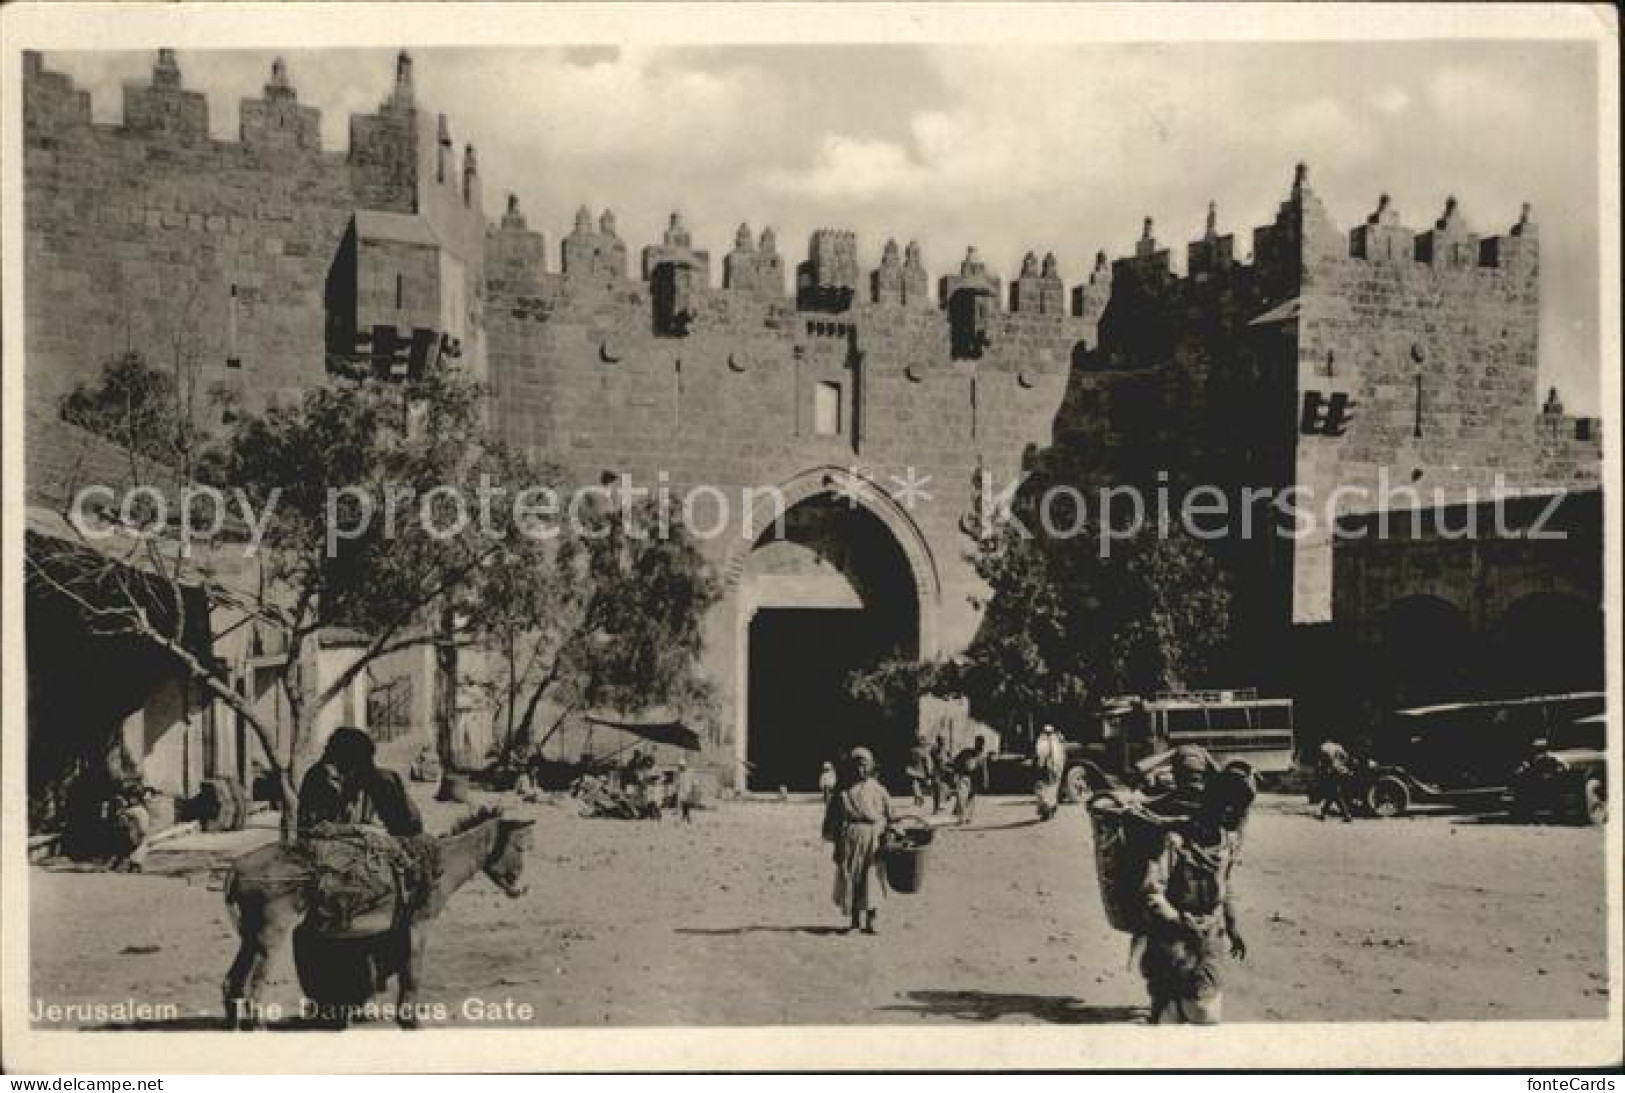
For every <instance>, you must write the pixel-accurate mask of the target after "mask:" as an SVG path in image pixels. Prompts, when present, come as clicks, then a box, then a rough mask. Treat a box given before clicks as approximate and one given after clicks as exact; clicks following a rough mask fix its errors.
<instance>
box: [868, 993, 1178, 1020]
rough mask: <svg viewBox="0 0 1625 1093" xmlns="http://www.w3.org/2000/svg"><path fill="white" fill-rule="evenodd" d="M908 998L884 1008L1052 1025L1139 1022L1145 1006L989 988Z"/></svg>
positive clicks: (938, 1015)
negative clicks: (1094, 1002)
mask: <svg viewBox="0 0 1625 1093" xmlns="http://www.w3.org/2000/svg"><path fill="white" fill-rule="evenodd" d="M908 999H909V1001H908V1002H906V1003H901V1004H898V1005H893V1006H882V1007H880V1008H881V1009H883V1010H890V1011H894V1012H895V1011H902V1012H905V1013H916V1014H919V1015H921V1016H928V1017H953V1018H957V1019H958V1020H961V1021H998V1020H1001V1019H1003V1018H1007V1017H1013V1018H1026V1019H1029V1020H1035V1021H1042V1022H1044V1023H1046V1024H1053V1025H1107V1024H1140V1023H1143V1022H1144V1021H1145V1015H1146V1010H1145V1007H1144V1006H1090V1005H1086V1004H1084V1003H1083V1002H1082V1001H1080V1000H1079V999H1076V998H1070V997H1066V996H1057V995H1044V994H995V993H990V992H988V991H909V992H908Z"/></svg>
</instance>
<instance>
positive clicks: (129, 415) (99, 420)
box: [61, 352, 193, 466]
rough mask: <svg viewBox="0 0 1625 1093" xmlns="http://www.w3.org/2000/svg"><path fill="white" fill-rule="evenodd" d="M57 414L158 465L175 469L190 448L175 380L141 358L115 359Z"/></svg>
mask: <svg viewBox="0 0 1625 1093" xmlns="http://www.w3.org/2000/svg"><path fill="white" fill-rule="evenodd" d="M61 411H62V418H63V420H64V421H68V422H71V423H73V424H74V425H77V426H79V427H80V428H82V429H86V430H88V431H89V432H92V433H95V434H96V435H97V436H101V437H105V438H106V439H108V440H111V441H112V442H113V443H115V444H117V445H119V446H120V447H123V448H127V449H129V450H131V451H133V452H136V453H138V454H140V455H142V456H144V457H146V458H147V459H152V460H156V461H157V462H159V463H165V464H169V465H172V466H179V465H180V464H181V463H183V462H185V460H186V456H187V455H188V453H189V452H190V450H191V447H192V443H191V442H192V433H193V428H192V425H191V423H190V422H189V421H188V420H187V419H186V416H185V415H184V413H183V412H182V400H181V393H180V391H179V389H178V388H177V386H176V384H175V378H174V376H173V375H172V374H170V373H168V372H163V371H159V370H158V369H155V368H153V367H152V366H151V365H149V364H148V363H147V361H146V359H145V358H144V357H142V356H141V354H140V353H136V352H129V353H122V354H120V355H118V356H117V357H114V358H113V359H112V360H110V361H108V362H107V363H106V364H105V365H104V366H103V367H102V374H101V376H100V377H99V378H98V380H97V381H96V382H89V381H85V380H81V381H79V382H78V383H77V384H75V385H74V388H73V390H72V391H70V392H68V394H67V396H66V397H65V398H63V400H62V408H61Z"/></svg>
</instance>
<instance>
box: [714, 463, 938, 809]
mask: <svg viewBox="0 0 1625 1093" xmlns="http://www.w3.org/2000/svg"><path fill="white" fill-rule="evenodd" d="M742 580H743V582H744V588H745V593H746V595H747V596H748V597H749V599H750V601H751V603H752V607H753V609H752V612H751V614H750V617H749V621H748V623H747V624H746V627H745V633H743V634H742V635H741V638H742V640H743V641H744V642H745V648H746V665H745V671H746V679H745V681H744V682H745V686H746V694H747V703H746V708H745V716H746V754H745V759H746V762H747V768H746V770H747V776H746V785H747V786H748V787H749V788H750V789H752V790H757V791H767V792H772V791H776V790H778V789H779V788H781V787H783V788H785V789H789V790H795V791H806V790H812V789H816V788H817V785H818V773H819V769H820V767H821V766H822V764H824V763H825V762H833V761H836V760H837V759H838V758H839V757H840V756H842V755H843V754H845V753H846V752H847V751H848V750H850V749H851V748H852V747H854V746H856V745H858V744H862V745H864V746H866V747H869V748H870V749H872V750H873V751H874V752H875V755H876V758H877V760H878V761H879V763H880V767H881V772H882V775H883V776H884V777H885V778H886V779H887V780H888V781H891V782H896V781H897V780H898V779H899V778H900V776H901V774H902V770H903V767H904V765H905V763H906V758H907V754H908V748H909V745H910V743H911V742H912V740H913V735H914V733H915V731H916V729H917V727H918V726H917V720H918V708H917V705H914V704H911V703H903V704H899V705H896V706H894V707H892V708H890V709H882V708H880V707H878V706H874V705H871V704H868V703H864V702H860V701H858V700H856V699H854V698H853V697H852V695H851V692H850V680H851V677H852V675H853V673H854V672H856V671H858V670H860V669H863V668H866V667H870V666H873V665H875V664H878V663H880V662H881V661H883V660H885V659H887V658H889V657H908V658H911V657H914V656H916V655H917V654H918V650H919V619H920V609H919V601H918V591H917V586H916V583H915V580H914V577H913V573H912V570H911V568H910V566H909V561H908V558H907V556H906V555H905V554H904V552H903V548H902V547H901V546H900V545H899V543H898V542H897V540H896V538H895V537H894V536H893V534H892V532H891V530H890V529H889V528H888V527H887V526H886V525H885V523H884V522H883V521H881V520H880V519H879V518H878V517H877V516H876V515H874V514H873V513H872V512H870V511H868V510H867V509H865V508H863V507H862V506H861V505H855V504H852V503H851V502H849V501H847V500H845V499H842V498H837V497H835V496H832V495H827V494H820V495H817V496H815V497H812V498H809V499H807V500H805V501H802V502H801V503H800V504H797V505H795V506H794V507H792V508H791V509H790V510H789V512H787V513H786V514H785V519H784V521H783V524H782V527H781V528H779V529H769V531H767V532H765V533H764V534H763V536H762V537H761V538H760V539H759V540H758V541H757V543H756V545H755V547H754V548H753V549H752V551H751V554H750V556H749V557H748V559H747V561H746V564H745V570H744V574H743V578H742Z"/></svg>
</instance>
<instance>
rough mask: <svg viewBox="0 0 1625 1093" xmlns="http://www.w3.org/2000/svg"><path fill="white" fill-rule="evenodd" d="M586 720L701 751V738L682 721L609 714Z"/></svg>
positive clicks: (659, 741)
mask: <svg viewBox="0 0 1625 1093" xmlns="http://www.w3.org/2000/svg"><path fill="white" fill-rule="evenodd" d="M584 720H585V721H586V722H587V723H588V724H589V725H602V726H604V727H605V728H609V729H619V730H620V731H621V732H624V733H630V734H631V735H633V736H637V737H641V738H642V739H644V740H648V741H651V742H653V743H656V744H670V745H672V746H673V747H677V748H682V749H683V750H684V751H699V750H700V737H699V734H698V733H696V732H695V731H694V730H693V729H691V728H689V727H688V726H687V725H684V724H683V723H682V722H681V721H633V720H627V719H624V718H619V717H612V716H609V715H607V714H592V713H589V714H587V715H585V718H584Z"/></svg>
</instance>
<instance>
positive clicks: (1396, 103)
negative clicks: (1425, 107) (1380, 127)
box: [1371, 87, 1411, 114]
mask: <svg viewBox="0 0 1625 1093" xmlns="http://www.w3.org/2000/svg"><path fill="white" fill-rule="evenodd" d="M1371 104H1372V105H1373V106H1375V107H1376V108H1377V109H1378V110H1380V111H1381V112H1382V113H1384V114H1403V113H1404V112H1405V111H1406V110H1407V109H1409V108H1410V105H1411V97H1410V94H1409V93H1408V92H1406V91H1405V90H1404V89H1403V88H1399V87H1385V88H1383V89H1382V90H1381V91H1379V92H1377V94H1376V95H1375V96H1374V97H1373V98H1372V100H1371Z"/></svg>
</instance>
